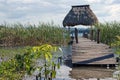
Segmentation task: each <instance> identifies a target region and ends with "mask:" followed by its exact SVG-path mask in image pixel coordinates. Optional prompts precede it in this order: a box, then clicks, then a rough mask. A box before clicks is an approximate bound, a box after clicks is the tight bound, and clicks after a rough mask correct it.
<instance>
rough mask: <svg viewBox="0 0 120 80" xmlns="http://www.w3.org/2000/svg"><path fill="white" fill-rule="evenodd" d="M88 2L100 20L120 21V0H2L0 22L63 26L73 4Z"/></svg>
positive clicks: (0, 2) (0, 3)
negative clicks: (42, 23)
mask: <svg viewBox="0 0 120 80" xmlns="http://www.w3.org/2000/svg"><path fill="white" fill-rule="evenodd" d="M86 4H87V5H90V8H91V9H92V11H93V12H94V13H95V15H96V16H97V18H98V20H99V22H110V21H120V0H0V24H3V23H5V22H7V23H17V22H20V23H25V24H27V23H30V24H38V23H39V22H44V23H51V22H53V23H54V24H57V25H60V26H62V21H63V19H64V17H65V16H66V15H67V14H68V12H69V11H70V9H71V6H73V5H86Z"/></svg>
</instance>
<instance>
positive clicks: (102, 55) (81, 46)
mask: <svg viewBox="0 0 120 80" xmlns="http://www.w3.org/2000/svg"><path fill="white" fill-rule="evenodd" d="M111 55H113V50H112V49H110V48H109V46H108V45H106V44H102V43H100V44H97V43H96V42H94V41H91V40H89V39H86V38H79V43H78V44H75V43H74V44H73V46H72V63H76V64H84V62H85V64H86V62H88V64H116V60H115V58H114V57H113V56H111ZM94 60H95V61H94ZM97 60H98V61H97Z"/></svg>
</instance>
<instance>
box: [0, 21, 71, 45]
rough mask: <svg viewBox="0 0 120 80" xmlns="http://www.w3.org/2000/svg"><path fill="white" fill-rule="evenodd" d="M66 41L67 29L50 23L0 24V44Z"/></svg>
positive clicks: (62, 43) (60, 43) (67, 38)
mask: <svg viewBox="0 0 120 80" xmlns="http://www.w3.org/2000/svg"><path fill="white" fill-rule="evenodd" d="M64 34H66V35H65V36H64ZM68 41H69V33H68V31H66V30H65V29H63V28H61V27H59V26H56V25H53V24H50V23H46V24H45V23H39V24H38V25H31V24H27V25H23V24H20V23H16V24H4V25H1V26H0V46H35V45H41V44H46V43H47V44H51V45H64V44H67V43H68Z"/></svg>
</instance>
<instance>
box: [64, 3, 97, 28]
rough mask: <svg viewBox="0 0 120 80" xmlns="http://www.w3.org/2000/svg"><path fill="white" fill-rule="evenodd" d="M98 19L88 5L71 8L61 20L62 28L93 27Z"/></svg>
mask: <svg viewBox="0 0 120 80" xmlns="http://www.w3.org/2000/svg"><path fill="white" fill-rule="evenodd" d="M95 23H98V19H97V17H96V16H95V14H94V13H93V12H92V10H91V9H90V6H89V5H80V6H72V9H71V10H70V11H69V13H68V14H67V15H66V17H65V18H64V20H63V26H64V27H65V26H75V25H86V26H87V25H89V26H91V25H94V24H95Z"/></svg>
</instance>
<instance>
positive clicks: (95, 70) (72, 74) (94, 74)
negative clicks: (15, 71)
mask: <svg viewBox="0 0 120 80" xmlns="http://www.w3.org/2000/svg"><path fill="white" fill-rule="evenodd" d="M61 49H62V51H63V55H59V56H62V57H63V60H62V63H63V64H61V66H60V69H56V71H57V74H56V78H54V79H53V80H98V79H99V80H117V79H115V78H112V75H113V73H114V70H113V69H106V68H100V67H84V66H83V67H72V66H71V65H72V64H71V55H72V51H71V50H72V46H61ZM36 74H38V71H35V72H34V73H33V75H32V76H28V75H26V76H25V78H24V79H23V80H36V77H35V75H36ZM42 80H44V78H43V79H42Z"/></svg>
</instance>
